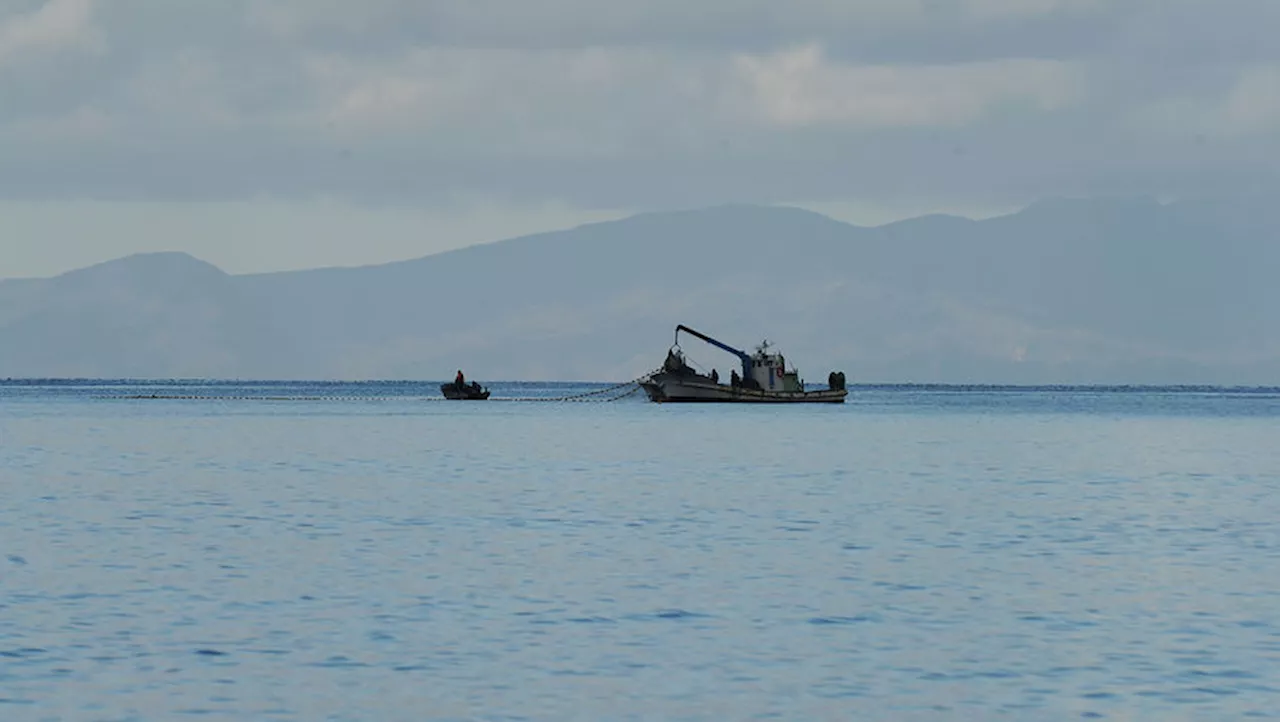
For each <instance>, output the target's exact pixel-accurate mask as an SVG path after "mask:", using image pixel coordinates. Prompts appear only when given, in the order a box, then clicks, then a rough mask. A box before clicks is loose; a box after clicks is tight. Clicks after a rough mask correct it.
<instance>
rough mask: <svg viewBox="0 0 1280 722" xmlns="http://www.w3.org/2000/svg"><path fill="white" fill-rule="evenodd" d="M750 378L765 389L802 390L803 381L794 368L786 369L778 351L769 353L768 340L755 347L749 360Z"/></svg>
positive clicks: (784, 361)
mask: <svg viewBox="0 0 1280 722" xmlns="http://www.w3.org/2000/svg"><path fill="white" fill-rule="evenodd" d="M750 370H751V378H752V379H754V380H755V382H756V383H758V384H760V388H762V389H764V390H767V391H804V382H803V381H801V380H800V375H799V373H797V372H796V371H795V370H794V369H793V370H791V371H787V368H786V360H785V359H784V358H782V354H780V353H769V342H767V341H766V342H764V343H762V344H760V345H759V346H758V347H756V352H755V353H754V354H752V355H751V360H750Z"/></svg>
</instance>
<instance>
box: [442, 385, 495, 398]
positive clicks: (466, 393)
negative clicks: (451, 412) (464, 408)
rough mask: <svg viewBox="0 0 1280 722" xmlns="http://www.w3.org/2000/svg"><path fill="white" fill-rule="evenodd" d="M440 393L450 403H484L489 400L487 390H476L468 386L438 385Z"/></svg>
mask: <svg viewBox="0 0 1280 722" xmlns="http://www.w3.org/2000/svg"><path fill="white" fill-rule="evenodd" d="M440 393H442V394H444V397H445V398H446V399H450V400H452V401H484V400H485V399H487V398H489V390H488V389H476V388H475V387H473V386H470V385H465V386H458V385H457V384H440Z"/></svg>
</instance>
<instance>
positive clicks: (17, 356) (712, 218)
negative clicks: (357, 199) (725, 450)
mask: <svg viewBox="0 0 1280 722" xmlns="http://www.w3.org/2000/svg"><path fill="white" fill-rule="evenodd" d="M1278 232H1280V214H1277V213H1276V212H1275V211H1274V209H1271V208H1270V206H1269V204H1266V203H1253V202H1250V203H1245V202H1240V201H1237V200H1232V201H1217V202H1208V201H1198V202H1186V203H1174V204H1169V205H1161V204H1159V203H1156V202H1155V201H1152V200H1148V199H1103V200H1049V201H1043V202H1039V203H1036V204H1033V205H1031V206H1029V207H1028V208H1027V209H1025V210H1023V211H1022V212H1020V213H1016V214H1013V215H1009V216H1002V217H999V218H993V219H988V220H982V221H974V220H969V219H965V218H959V217H955V216H944V215H931V216H924V217H920V218H915V219H910V220H905V221H900V222H897V223H892V224H889V225H885V226H880V227H876V228H865V227H858V226H852V225H848V224H845V223H841V222H838V221H834V220H832V219H830V218H827V217H825V216H822V215H820V214H817V213H812V212H809V211H804V210H799V209H794V208H777V207H758V206H724V207H716V208H709V209H702V210H692V211H678V212H668V213H651V214H642V215H638V216H634V217H631V218H628V219H623V220H620V221H612V222H605V223H595V224H589V225H585V226H580V227H578V228H573V229H569V230H565V231H558V232H552V233H541V234H536V235H531V236H524V237H520V238H514V239H508V240H505V241H500V242H497V243H492V244H486V245H481V246H473V247H470V248H465V249H461V250H457V251H450V252H447V253H442V254H438V255H432V256H427V257H424V258H420V259H415V260H411V261H404V262H399V263H392V264H384V265H378V266H366V267H360V268H331V269H317V270H311V271H295V272H287V273H274V274H258V275H249V276H229V275H227V274H225V273H223V272H221V271H220V270H218V269H216V268H214V267H213V266H210V265H209V264H206V263H203V262H202V261H198V260H196V259H194V258H191V257H190V256H186V255H184V254H150V255H144V256H134V257H130V258H126V259H120V260H117V261H112V262H109V263H106V264H100V265H98V266H94V267H90V268H86V269H80V270H77V271H73V272H71V273H68V274H63V275H62V276H58V277H56V278H51V279H36V280H33V279H21V280H16V281H13V280H11V281H0V377H3V376H11V377H19V376H42V377H49V376H90V377H113V376H149V377H172V376H181V377H193V376H194V377H240V378H246V377H270V378H442V377H448V376H450V375H451V374H452V371H453V370H454V369H456V368H458V367H462V368H464V369H466V370H467V371H468V373H469V374H470V375H472V376H473V377H477V378H500V379H522V378H526V379H537V378H547V379H591V378H596V379H618V378H629V377H633V376H635V375H637V374H639V373H641V372H643V371H645V370H647V369H648V368H651V367H652V366H654V365H656V364H657V363H659V362H660V361H661V359H662V355H663V353H664V351H665V349H666V346H667V345H668V344H670V342H671V332H672V329H673V328H674V326H675V324H677V323H686V324H688V325H691V326H693V327H695V328H699V329H701V330H704V331H706V332H708V333H711V334H712V335H715V336H717V337H719V338H721V339H722V340H724V341H726V342H728V343H730V344H734V345H738V346H740V347H743V348H749V347H750V346H752V345H754V343H756V342H758V341H759V340H760V339H761V338H762V337H768V338H769V339H770V340H773V341H776V342H778V343H779V344H780V347H781V349H782V350H783V352H784V353H786V354H787V356H788V358H789V359H790V360H791V361H793V362H795V363H797V364H798V365H799V366H800V369H801V371H802V373H803V374H804V375H805V376H806V377H808V378H810V379H813V380H821V379H824V378H825V376H826V372H827V371H828V370H830V369H832V368H842V369H844V370H845V371H846V373H847V374H848V376H849V377H850V379H851V380H863V381H874V382H896V381H918V382H933V381H937V382H992V383H1088V382H1098V383H1226V384H1231V383H1242V384H1250V383H1275V382H1276V379H1278V378H1280V333H1278V330H1280V290H1278V288H1277V286H1276V284H1274V283H1273V282H1272V280H1271V276H1272V275H1273V274H1274V271H1275V269H1278V268H1280V248H1277V244H1275V243H1274V241H1275V239H1276V238H1277V235H1278ZM685 346H686V348H687V350H689V351H690V352H692V353H693V354H694V357H695V359H697V360H699V361H700V362H702V363H704V365H716V366H718V367H719V368H720V369H721V370H724V369H726V368H728V367H729V365H730V364H731V363H732V360H731V358H730V357H728V356H727V355H725V354H723V353H721V352H719V351H716V350H714V349H711V348H707V347H704V346H702V345H701V344H699V343H697V342H689V343H686V344H685Z"/></svg>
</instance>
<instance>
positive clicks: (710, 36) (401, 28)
mask: <svg viewBox="0 0 1280 722" xmlns="http://www.w3.org/2000/svg"><path fill="white" fill-rule="evenodd" d="M1277 28H1280V1H1277V0H785V1H784V2H780V1H779V0H696V1H692V0H637V1H634V2H616V1H614V0H358V1H356V0H181V1H178V0H0V277H12V276H26V275H47V274H52V273H56V272H60V271H63V270H67V269H69V268H72V267H76V266H81V265H86V264H88V263H92V262H96V261H100V260H105V259H107V258H112V257H116V256H120V255H124V254H127V253H130V252H134V251H141V250H158V249H173V250H186V251H190V252H192V253H194V254H195V255H197V256H200V257H201V258H204V259H206V260H209V261H212V262H214V263H217V264H218V265H220V266H222V267H223V268H226V269H227V270H230V271H236V272H241V271H253V270H267V269H277V268H290V267H310V266H317V265H331V264H356V263H370V262H379V261H386V260H392V259H398V258H408V257H415V256H421V255H425V254H427V253H430V252H434V251H438V250H442V249H445V248H449V247H455V246H458V245H464V244H468V243H474V242H478V241H483V240H495V239H498V238H502V237H507V236H511V235H516V234H519V233H523V232H530V231H538V230H546V229H551V228H558V227H564V226H570V225H575V224H577V223H581V222H585V221H591V220H598V219H603V218H612V217H618V216H621V215H624V214H626V213H630V212H634V211H642V210H653V209H661V208H678V207H690V206H700V205H708V204H716V203H724V202H768V203H789V204H795V205H803V206H806V207H812V208H816V209H819V210H823V211H826V212H829V213H831V214H832V215H835V216H837V217H842V218H844V219H846V220H852V221H856V222H866V223H876V222H882V221H884V220H888V219H892V218H897V217H902V216H907V215H914V214H918V213H922V212H927V211H932V210H945V211H951V212H960V213H967V214H970V215H988V214H991V213H996V212H1001V211H1003V210H1006V209H1010V208H1015V207H1017V206H1020V205H1022V204H1025V203H1027V202H1029V201H1031V200H1033V199H1035V198H1038V197H1043V196H1049V195H1077V196H1078V195H1105V194H1126V195H1130V194H1146V195H1154V196H1157V197H1161V198H1178V197H1188V196H1196V195H1204V194H1220V193H1234V192H1250V193H1255V192H1258V191H1260V190H1268V191H1269V190H1275V189H1276V188H1277V179H1278V177H1280V142H1278V141H1280V42H1276V40H1275V32H1276V29H1277Z"/></svg>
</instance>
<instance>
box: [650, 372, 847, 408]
mask: <svg viewBox="0 0 1280 722" xmlns="http://www.w3.org/2000/svg"><path fill="white" fill-rule="evenodd" d="M640 387H641V388H643V389H644V392H645V393H646V394H648V395H649V400H650V401H656V402H659V403H704V404H842V403H844V399H845V396H847V395H848V393H849V392H848V391H846V390H845V389H819V390H815V391H767V390H759V389H749V388H745V387H742V386H726V385H724V384H720V383H716V382H714V381H712V380H711V379H709V378H705V377H701V376H694V377H691V376H686V375H676V374H661V373H660V374H655V375H654V376H651V377H649V378H648V379H646V380H645V381H643V382H641V384H640Z"/></svg>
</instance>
